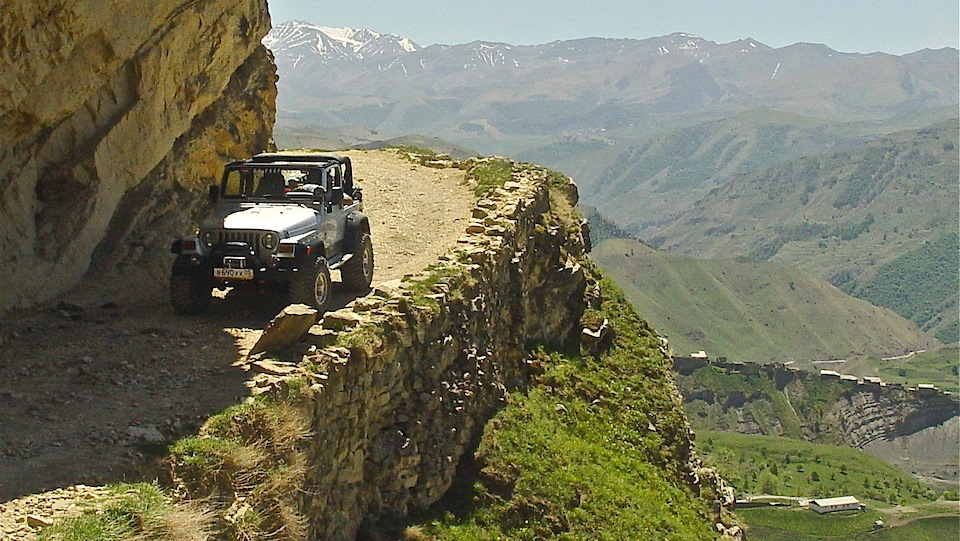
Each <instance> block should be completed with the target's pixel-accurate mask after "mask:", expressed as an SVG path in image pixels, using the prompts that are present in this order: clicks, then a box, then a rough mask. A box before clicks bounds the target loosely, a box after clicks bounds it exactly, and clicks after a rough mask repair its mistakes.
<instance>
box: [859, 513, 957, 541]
mask: <svg viewBox="0 0 960 541" xmlns="http://www.w3.org/2000/svg"><path fill="white" fill-rule="evenodd" d="M871 537H872V538H873V539H876V540H877V541H943V540H945V539H947V540H949V539H960V517H932V518H923V519H919V520H915V521H913V522H910V523H908V524H904V525H903V526H897V527H894V528H886V529H884V530H881V531H879V532H876V533H875V534H873V535H872V536H871Z"/></svg>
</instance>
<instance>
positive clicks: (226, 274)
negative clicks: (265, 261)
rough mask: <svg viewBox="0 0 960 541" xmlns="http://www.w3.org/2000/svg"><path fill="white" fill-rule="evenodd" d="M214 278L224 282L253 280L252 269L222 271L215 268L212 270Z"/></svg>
mask: <svg viewBox="0 0 960 541" xmlns="http://www.w3.org/2000/svg"><path fill="white" fill-rule="evenodd" d="M213 277H214V278H222V279H224V280H253V269H224V268H222V267H215V268H214V269H213Z"/></svg>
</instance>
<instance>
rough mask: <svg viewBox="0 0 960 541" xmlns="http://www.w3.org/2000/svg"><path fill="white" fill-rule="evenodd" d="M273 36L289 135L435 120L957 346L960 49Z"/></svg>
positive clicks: (424, 126)
mask: <svg viewBox="0 0 960 541" xmlns="http://www.w3.org/2000/svg"><path fill="white" fill-rule="evenodd" d="M264 43H265V44H267V46H268V47H269V48H270V49H271V50H272V51H273V53H274V55H275V57H276V62H277V66H278V74H279V81H278V89H279V96H278V100H277V104H278V113H277V124H276V128H275V132H274V135H275V138H276V141H277V143H278V145H280V146H281V147H288V148H289V147H299V146H307V147H313V148H342V147H346V146H353V145H357V146H360V145H367V146H369V145H381V144H382V143H381V141H386V140H396V141H405V140H411V139H396V138H397V137H399V136H407V135H408V134H423V135H427V136H430V137H434V138H440V139H443V140H445V141H450V142H451V143H455V144H457V145H460V146H462V147H467V148H470V149H475V150H476V151H478V152H481V153H484V154H506V155H511V156H516V157H518V158H519V159H522V160H527V161H531V162H535V163H540V164H543V165H546V166H549V167H552V168H554V169H557V170H560V171H563V172H564V173H566V174H568V175H571V176H572V177H573V178H574V179H575V180H576V181H577V184H578V186H579V188H580V193H581V201H582V202H583V203H585V204H588V205H591V206H595V207H596V208H597V209H598V212H599V213H600V214H602V215H604V216H605V217H606V218H608V219H609V220H610V221H611V222H612V225H614V226H615V228H619V229H620V234H626V235H627V236H630V237H633V238H636V239H642V240H644V241H646V242H647V243H648V244H651V245H654V246H658V247H663V248H665V249H668V250H671V251H676V252H681V253H683V254H685V255H692V256H696V257H705V258H731V257H749V258H753V259H757V260H771V261H776V262H780V263H786V264H788V265H792V266H796V267H798V268H800V269H803V270H805V271H807V272H809V273H811V274H813V275H816V276H818V277H820V278H822V279H825V280H828V281H829V282H831V283H832V284H833V285H834V286H836V287H838V288H840V289H841V290H842V291H844V292H846V293H850V294H852V295H854V296H858V297H860V298H863V299H867V300H870V301H871V302H874V303H876V304H879V305H882V306H886V307H889V308H891V309H893V310H895V311H897V312H898V313H899V314H901V315H902V316H904V317H907V318H909V319H911V320H912V321H913V322H914V323H915V324H917V325H919V326H921V328H923V329H924V330H927V331H930V332H931V333H932V334H936V335H937V336H938V337H940V338H941V339H942V340H944V341H945V342H955V341H956V340H957V335H958V333H960V330H958V323H957V317H956V306H957V298H956V297H957V295H956V287H953V284H954V283H955V282H956V281H957V278H956V274H957V272H955V271H956V257H955V255H956V246H955V245H956V242H953V244H951V242H952V240H951V239H953V238H955V237H956V235H957V205H956V202H957V195H958V194H957V186H958V182H960V181H958V174H957V170H958V163H957V159H958V158H957V155H958V152H957V147H958V145H960V143H958V142H957V141H956V139H957V131H958V128H957V126H958V124H957V123H958V121H957V117H958V110H957V105H958V102H960V83H958V81H960V69H958V66H960V53H958V51H957V50H956V49H952V48H946V49H939V50H922V51H917V52H914V53H911V54H906V55H901V56H896V55H889V54H884V53H873V54H850V53H841V52H838V51H834V50H832V49H830V48H829V47H826V46H824V45H817V44H809V43H797V44H794V45H789V46H786V47H781V48H772V47H769V46H766V45H764V44H763V43H760V42H758V41H756V40H754V39H749V38H746V39H742V40H738V41H735V42H732V43H716V42H713V41H709V40H707V39H704V38H702V37H698V36H695V35H691V34H687V33H675V34H671V35H668V36H661V37H654V38H649V39H643V40H635V39H604V38H585V39H577V40H569V41H556V42H552V43H546V44H540V45H524V46H516V45H511V44H505V43H493V42H484V41H475V42H472V43H467V44H459V45H430V46H426V47H421V46H419V45H417V44H416V43H414V42H412V41H411V40H409V39H406V38H403V37H401V36H395V35H389V34H379V33H376V32H372V31H370V30H358V29H342V28H329V27H323V26H317V25H313V24H309V23H305V22H300V21H290V22H286V23H283V24H280V25H278V26H276V27H275V28H274V29H273V30H271V32H270V34H268V36H267V37H266V38H265V40H264ZM419 140H422V139H419ZM951 235H953V236H951ZM951 246H952V248H951ZM951 254H952V255H951ZM951 268H953V271H951V270H950V269H951ZM905 277H906V278H905ZM905 280H906V282H905ZM908 282H909V283H908ZM951 287H953V289H952V290H951ZM951 291H952V293H951Z"/></svg>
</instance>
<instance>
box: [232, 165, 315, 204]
mask: <svg viewBox="0 0 960 541" xmlns="http://www.w3.org/2000/svg"><path fill="white" fill-rule="evenodd" d="M320 184H321V171H320V170H319V169H303V168H298V167H278V166H271V167H262V166H250V165H242V166H238V167H230V168H227V170H226V171H224V174H223V182H222V184H221V186H222V191H221V195H222V196H223V197H225V198H229V199H233V198H243V199H246V198H258V199H259V198H262V199H273V200H280V201H283V200H286V199H287V198H286V195H287V194H288V193H290V192H299V191H301V190H303V189H304V188H305V187H306V186H308V185H320Z"/></svg>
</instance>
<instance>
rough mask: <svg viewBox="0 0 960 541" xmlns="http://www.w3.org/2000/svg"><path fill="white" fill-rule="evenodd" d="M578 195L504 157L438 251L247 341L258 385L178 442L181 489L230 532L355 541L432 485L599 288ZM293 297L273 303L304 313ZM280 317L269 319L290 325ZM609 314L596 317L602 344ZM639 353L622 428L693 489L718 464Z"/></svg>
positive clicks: (662, 468)
mask: <svg viewBox="0 0 960 541" xmlns="http://www.w3.org/2000/svg"><path fill="white" fill-rule="evenodd" d="M558 178H559V179H562V182H558ZM575 203H576V189H575V187H574V186H573V184H571V183H570V182H569V179H566V177H552V178H551V177H550V176H549V175H548V174H546V172H544V171H543V170H540V169H538V168H530V167H525V166H522V165H521V166H516V165H515V167H514V171H513V180H512V181H509V182H506V184H505V185H504V186H503V187H501V188H497V189H495V190H493V191H491V192H488V195H487V196H486V197H485V198H483V199H481V200H480V201H479V202H478V203H477V206H476V207H475V208H474V210H473V216H474V219H473V221H472V222H471V223H470V224H469V225H468V226H467V228H466V231H465V233H464V234H463V235H462V236H461V238H460V239H459V240H458V243H457V247H456V248H454V249H453V250H452V251H451V252H450V253H448V254H446V255H444V256H441V258H440V260H439V261H438V262H437V263H436V264H434V265H432V266H430V267H429V268H428V269H426V270H425V271H423V272H422V273H419V274H415V275H409V276H408V277H407V278H405V279H403V280H396V281H393V282H386V283H384V284H381V285H380V286H378V287H377V288H376V289H375V291H374V292H373V293H372V294H371V295H368V296H366V297H362V298H360V299H357V300H356V301H354V302H353V303H351V304H350V305H348V306H347V307H346V308H344V309H342V310H338V311H335V312H331V313H328V314H326V315H325V316H324V317H323V320H322V323H321V324H320V325H316V326H314V327H312V328H311V329H310V331H309V332H308V333H307V334H306V335H305V338H304V341H302V342H299V343H297V344H295V345H294V346H293V347H292V349H287V350H284V349H282V348H281V349H277V348H273V349H274V351H273V352H272V353H271V352H270V351H269V349H271V348H267V349H268V351H267V354H266V356H265V357H264V358H262V359H260V360H257V359H256V358H254V359H253V360H252V362H251V368H252V370H253V371H254V372H257V374H256V375H255V376H254V378H253V379H252V381H251V387H252V389H253V394H254V395H255V398H251V399H250V400H248V401H247V403H246V404H243V405H240V406H237V407H235V408H232V409H229V410H227V411H226V412H224V413H223V414H221V415H218V416H215V417H213V418H211V419H210V420H209V421H208V422H207V423H206V424H205V426H204V428H203V429H202V430H201V432H200V434H199V436H198V437H196V438H189V439H186V440H183V441H181V442H179V443H178V444H177V445H175V446H174V448H173V464H174V468H173V477H174V481H175V484H176V485H177V486H179V487H180V491H181V493H182V494H184V495H185V496H187V497H188V498H190V499H200V500H203V501H211V500H212V501H215V502H217V504H218V505H217V507H218V508H219V509H221V510H223V511H222V512H221V514H220V517H221V518H220V521H221V527H222V528H224V529H225V530H226V531H228V532H230V535H234V536H236V537H238V538H245V537H244V536H251V537H258V536H261V535H265V534H266V533H267V532H283V533H282V535H281V537H282V538H284V539H330V540H353V539H355V538H357V533H358V530H361V528H362V526H364V525H370V524H372V523H375V522H376V521H377V520H378V519H381V518H383V517H402V516H405V515H407V514H408V513H411V512H416V511H423V510H425V509H427V508H428V507H429V506H430V505H431V504H433V503H435V502H437V500H438V499H440V498H441V496H443V495H444V493H446V492H447V490H448V489H449V488H450V487H451V484H452V483H453V481H454V477H455V474H456V472H457V468H458V465H459V464H460V463H461V460H463V459H464V456H466V455H469V454H470V453H471V451H472V449H473V446H474V445H476V441H477V440H478V438H479V436H480V432H481V431H483V430H484V427H485V425H487V421H488V420H489V419H490V417H491V416H492V415H493V413H494V412H495V411H496V410H497V409H499V408H502V407H503V406H504V403H505V401H506V400H507V397H508V393H510V392H512V391H521V392H522V390H523V389H524V387H525V386H526V385H527V384H528V383H529V382H530V379H531V377H532V376H531V375H532V374H536V373H537V370H538V369H537V366H538V365H539V364H540V363H541V361H540V360H537V358H536V356H535V355H534V354H533V353H534V352H535V351H537V349H538V348H540V347H543V348H546V349H547V350H551V351H579V350H580V347H581V341H580V340H581V333H582V331H583V329H582V324H581V318H582V317H583V314H584V311H585V309H586V308H587V306H588V304H589V299H590V298H591V296H598V295H602V293H601V292H600V288H599V287H598V286H597V284H596V282H595V281H594V278H593V275H592V273H591V272H587V270H586V269H585V268H584V267H583V266H582V264H583V263H584V261H585V260H584V259H583V257H584V256H585V250H586V248H587V244H586V240H585V239H586V237H585V231H584V230H583V229H582V226H581V223H580V222H579V221H578V216H577V215H576V214H575V213H574V212H573V205H574V204H575ZM296 312H300V310H297V309H293V307H291V308H290V309H288V313H287V314H285V315H283V318H295V317H304V316H303V314H302V313H301V314H300V315H295V313H296ZM306 317H309V315H308V316H306ZM280 321H281V320H275V322H274V323H272V324H271V327H268V331H267V335H265V336H269V334H270V332H272V331H270V329H272V328H281V327H283V328H290V327H295V326H296V325H292V324H289V323H280ZM310 322H311V321H310V320H308V321H307V326H309V323H310ZM307 326H304V327H302V328H301V329H302V330H305V329H306V328H307ZM609 330H610V329H608V328H607V325H606V323H605V322H604V324H603V325H601V326H600V327H599V329H598V330H596V332H595V333H594V334H595V335H596V338H599V340H600V342H601V343H603V342H606V344H607V345H606V347H610V345H609V343H610V340H611V339H610V338H609V337H608V336H607V331H609ZM583 333H585V334H591V333H587V332H586V331H583ZM651 335H652V333H651ZM263 340H265V339H263ZM651 340H652V341H654V342H656V343H657V344H659V341H658V340H657V339H656V337H655V336H654V337H653V338H651ZM268 341H271V342H272V341H273V340H272V339H270V340H268ZM274 343H275V342H274ZM656 347H659V346H655V349H654V351H656ZM259 349H261V348H259V347H255V348H254V351H258V350H259ZM652 365H653V366H655V367H656V368H654V367H653V366H652V367H651V368H650V370H651V373H650V374H648V375H647V376H648V380H647V381H650V382H653V383H651V387H655V390H648V391H644V392H643V393H640V394H641V395H642V396H645V397H646V396H648V395H649V396H651V397H652V396H653V395H657V396H660V397H661V398H659V399H656V400H654V399H652V398H651V399H650V401H651V403H655V404H657V406H655V407H654V406H651V407H649V408H648V410H647V411H646V412H645V415H649V419H650V421H649V422H647V421H644V423H645V424H644V425H643V428H639V427H637V428H636V429H635V430H636V431H637V432H635V434H641V433H645V432H646V431H653V433H657V434H662V435H663V439H662V440H661V439H657V441H658V442H660V443H658V444H657V445H655V448H653V449H652V450H651V454H652V455H651V456H652V457H654V458H652V459H650V462H651V463H653V464H656V466H654V468H656V469H657V471H659V472H660V473H659V474H658V475H659V476H661V477H660V478H661V479H668V483H669V484H670V485H672V486H674V487H683V488H679V489H678V490H683V491H688V492H683V493H684V494H686V495H687V496H685V497H686V498H692V500H689V501H694V500H695V501H699V502H701V503H702V504H705V503H706V502H709V501H712V499H713V498H714V497H716V492H714V491H716V490H719V488H718V487H717V486H716V483H717V481H716V479H715V478H714V477H712V475H713V474H712V473H710V472H708V471H706V470H703V469H701V468H700V467H699V466H700V464H699V460H698V459H697V458H696V455H695V453H694V451H693V441H692V433H691V432H690V431H689V427H688V426H687V424H686V420H685V419H684V418H683V415H682V412H681V409H680V397H679V394H678V393H677V392H676V388H675V386H674V385H673V382H672V379H670V376H669V372H668V365H667V363H666V362H664V361H663V357H662V355H660V356H658V357H657V359H656V360H655V361H652ZM597 403H598V402H594V405H596V404H597ZM558 407H559V406H558ZM633 430H634V429H633V428H632V429H631V433H632V434H633V433H634V432H633ZM658 438H659V436H658ZM705 476H706V477H705ZM706 479H711V480H710V481H707V480H706ZM701 491H702V493H703V494H702V495H701ZM707 493H709V494H713V495H714V496H707V495H706V494H707ZM691 494H693V495H696V496H691ZM700 498H703V499H700ZM685 501H687V500H685ZM696 505H700V504H696ZM700 519H701V520H703V522H704V523H706V524H707V525H712V524H713V523H712V522H709V518H707V517H700Z"/></svg>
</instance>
